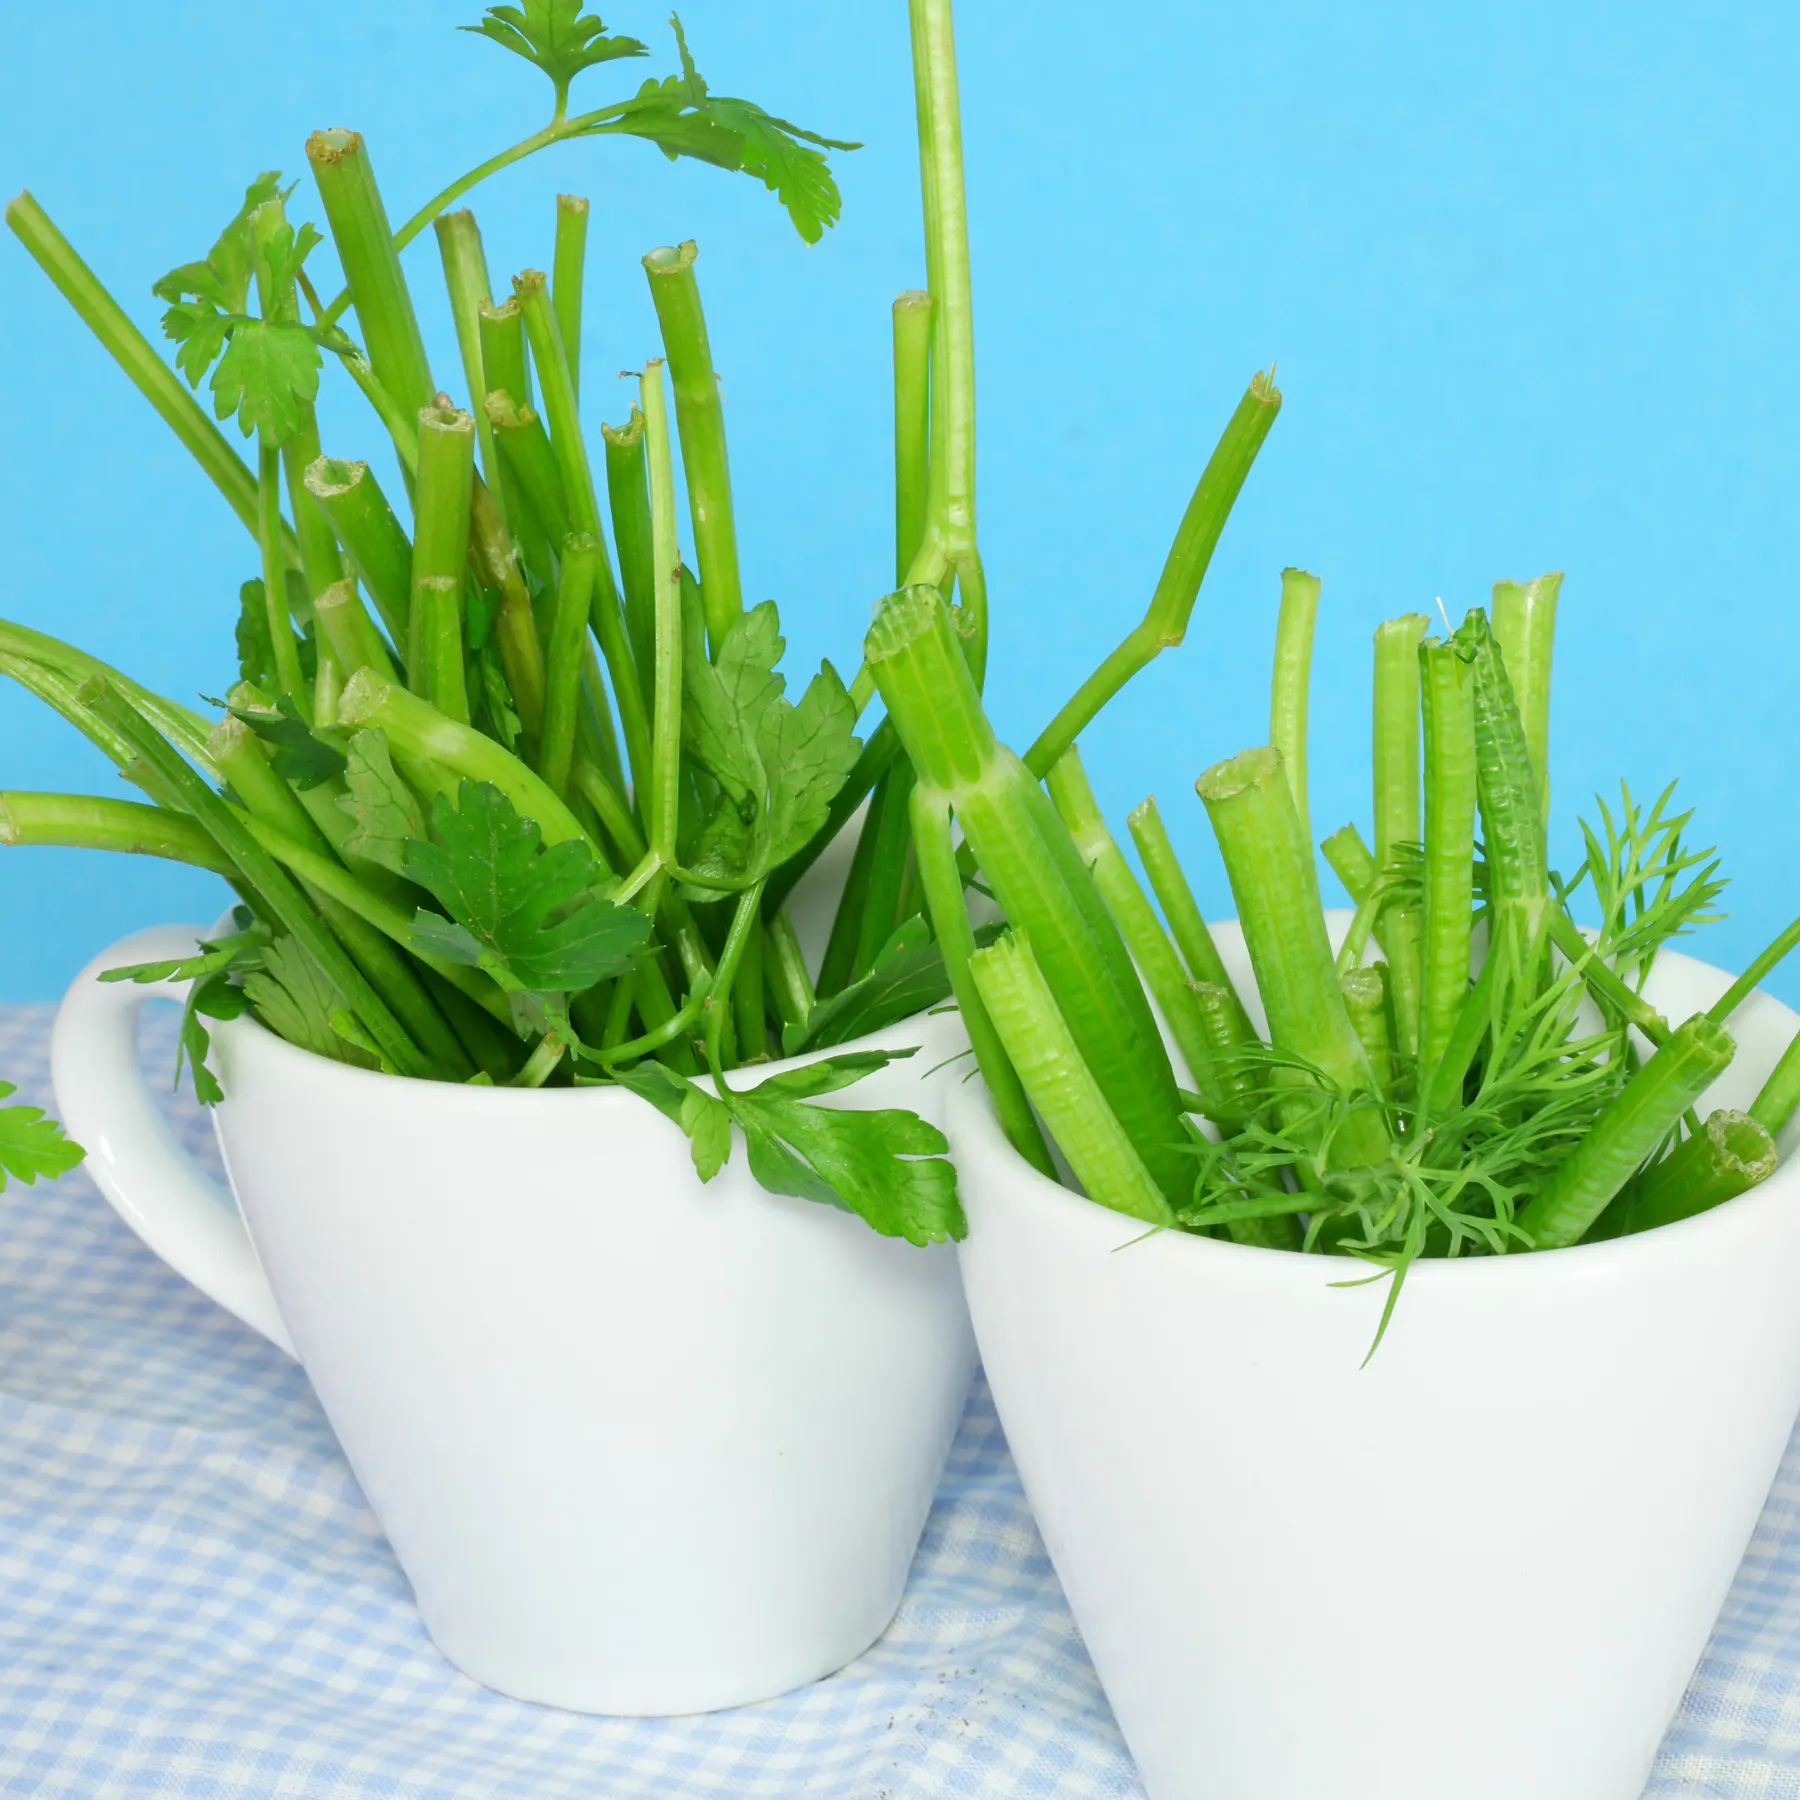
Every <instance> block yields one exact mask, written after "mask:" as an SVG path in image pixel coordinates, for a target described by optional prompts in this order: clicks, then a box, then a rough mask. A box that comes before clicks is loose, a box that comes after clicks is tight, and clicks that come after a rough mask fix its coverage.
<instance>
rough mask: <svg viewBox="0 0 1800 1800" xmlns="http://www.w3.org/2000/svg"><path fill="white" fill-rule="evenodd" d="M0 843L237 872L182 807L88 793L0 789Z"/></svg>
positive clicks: (213, 870)
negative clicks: (114, 853)
mask: <svg viewBox="0 0 1800 1800" xmlns="http://www.w3.org/2000/svg"><path fill="white" fill-rule="evenodd" d="M0 844H57V845H63V846H66V847H68V848H71V849H78V850H117V851H123V852H125V853H127V854H130V855H135V856H160V857H163V858H164V859H166V860H167V861H169V862H182V863H190V864H192V866H193V867H194V868H196V869H210V870H211V871H212V872H213V873H214V874H215V875H227V876H229V875H234V874H236V873H237V869H236V865H235V864H233V862H232V861H231V859H230V857H228V856H227V855H226V854H225V853H224V851H222V850H221V849H220V848H219V847H218V845H217V844H215V843H214V842H213V840H212V839H211V837H209V836H208V835H207V833H206V832H205V831H203V830H202V829H201V828H200V826H198V825H197V824H196V823H195V822H194V821H193V820H192V819H190V818H189V817H188V816H187V815H186V814H185V813H176V812H170V811H169V810H168V809H167V808H166V807H162V806H145V805H143V804H142V803H141V802H140V801H137V800H111V799H99V798H96V797H95V796H94V795H91V794H39V793H26V792H22V791H20V790H18V789H9V790H7V791H5V792H0Z"/></svg>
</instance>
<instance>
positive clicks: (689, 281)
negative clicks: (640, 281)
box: [643, 239, 744, 660]
mask: <svg viewBox="0 0 1800 1800" xmlns="http://www.w3.org/2000/svg"><path fill="white" fill-rule="evenodd" d="M698 254H699V251H698V249H697V247H696V246H695V244H694V243H693V241H692V240H691V239H690V240H689V241H688V242H687V243H684V244H682V245H681V246H680V247H679V248H676V249H670V248H668V247H666V246H665V247H664V248H662V249H658V250H652V251H651V252H650V253H649V255H648V256H646V257H645V258H644V259H643V260H644V273H645V274H646V275H647V276H648V277H649V281H650V299H651V301H652V303H653V304H654V305H655V307H656V322H657V325H658V326H659V327H660V329H661V332H662V341H663V354H664V357H665V358H666V360H667V362H668V366H669V381H670V384H671V386H672V387H673V388H674V391H675V424H676V428H677V429H678V430H679V432H680V434H681V466H682V473H683V475H684V476H685V477H686V481H687V492H688V516H689V519H690V521H691V523H692V525H693V529H694V555H695V557H696V559H697V560H698V562H699V564H700V594H701V598H702V601H703V602H704V604H705V609H706V636H707V642H708V644H709V645H710V646H711V649H712V654H713V656H714V658H715V660H716V659H717V657H718V654H719V646H720V645H721V644H723V643H724V641H725V634H726V633H727V632H728V631H729V630H730V629H731V627H732V623H733V621H734V620H736V618H737V617H738V615H739V614H740V613H741V612H742V611H743V610H744V597H743V586H742V581H741V578H740V576H739V572H738V546H737V525H736V521H735V519H734V517H733V514H732V506H731V470H730V467H729V464H728V461H727V458H726V454H725V409H724V407H723V405H722V404H721V402H720V399H719V378H718V376H717V375H716V374H715V373H714V371H713V361H712V346H711V344H710V343H709V342H708V339H707V335H706V315H705V313H704V312H703V311H702V310H701V306H700V286H699V283H698V282H697V281H696V280H695V278H694V259H695V257H696V256H697V255H698Z"/></svg>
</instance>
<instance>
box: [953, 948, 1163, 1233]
mask: <svg viewBox="0 0 1800 1800" xmlns="http://www.w3.org/2000/svg"><path fill="white" fill-rule="evenodd" d="M969 969H970V973H971V974H972V976H973V977H974V981H975V986H976V988H977V990H978V991H979V992H980V995H981V1000H982V1004H983V1005H984V1006H985V1007H986V1009H987V1012H988V1016H989V1017H990V1018H991V1019H992V1020H993V1023H994V1030H995V1032H996V1033H997V1035H998V1036H999V1038H1000V1041H1001V1043H1002V1044H1003V1045H1004V1046H1005V1048H1006V1051H1007V1054H1008V1056H1009V1058H1010V1059H1011V1061H1012V1064H1013V1066H1014V1067H1015V1068H1016V1069H1017V1070H1018V1074H1019V1080H1020V1082H1021V1084H1022V1085H1023V1087H1024V1089H1025V1092H1026V1093H1027V1094H1028V1095H1029V1096H1030V1100H1031V1104H1032V1105H1033V1106H1034V1107H1035V1108H1036V1109H1037V1111H1038V1113H1039V1114H1040V1115H1041V1116H1042V1118H1043V1120H1044V1122H1045V1124H1047V1125H1048V1126H1049V1127H1050V1132H1051V1135H1052V1136H1053V1137H1054V1138H1055V1139H1056V1142H1057V1144H1058V1145H1059V1146H1060V1147H1061V1149H1062V1152H1063V1155H1064V1156H1066V1157H1067V1158H1068V1161H1069V1167H1070V1168H1071V1169H1072V1170H1074V1172H1075V1178H1076V1180H1077V1181H1079V1182H1080V1183H1081V1185H1082V1188H1083V1190H1084V1191H1085V1192H1086V1194H1087V1196H1088V1198H1089V1199H1090V1200H1098V1201H1099V1202H1100V1204H1101V1205H1102V1206H1110V1207H1111V1208H1112V1209H1113V1210H1114V1211H1115V1212H1122V1213H1127V1214H1129V1215H1130V1216H1131V1217H1132V1218H1135V1219H1144V1220H1147V1221H1148V1222H1149V1223H1150V1224H1152V1225H1172V1224H1174V1222H1175V1214H1174V1209H1173V1208H1172V1207H1171V1206H1170V1204H1169V1202H1168V1200H1167V1199H1166V1198H1165V1197H1164V1195H1163V1193H1162V1191H1161V1190H1160V1188H1159V1187H1158V1186H1157V1183H1156V1181H1155V1180H1154V1179H1153V1178H1152V1176H1151V1174H1150V1171H1149V1170H1148V1169H1147V1168H1145V1166H1144V1163H1143V1160H1142V1158H1140V1157H1139V1155H1138V1153H1137V1151H1136V1149H1135V1148H1133V1146H1132V1142H1131V1139H1130V1137H1129V1136H1128V1135H1127V1133H1126V1131H1125V1129H1124V1128H1123V1126H1121V1125H1120V1123H1119V1121H1118V1119H1117V1118H1116V1117H1115V1116H1114V1114H1113V1111H1112V1109H1111V1108H1110V1107H1109V1106H1108V1105H1107V1103H1106V1097H1105V1095H1104V1094H1102V1093H1101V1091H1100V1087H1099V1084H1098V1083H1097V1082H1096V1081H1095V1079H1094V1076H1093V1072H1092V1071H1091V1070H1090V1069H1089V1067H1088V1065H1087V1064H1086V1062H1085V1061H1083V1059H1082V1055H1081V1051H1080V1049H1079V1048H1078V1047H1077V1045H1076V1043H1075V1039H1074V1038H1073V1036H1072V1035H1071V1034H1070V1031H1069V1027H1068V1025H1067V1023H1066V1022H1065V1020H1064V1019H1063V1016H1062V1014H1061V1013H1060V1012H1059V1011H1058V1010H1057V1005H1056V999H1055V996H1054V995H1053V994H1052V992H1051V990H1050V986H1049V983H1048V982H1047V981H1045V979H1044V976H1043V972H1042V971H1041V970H1040V969H1039V968H1038V965H1037V960H1036V958H1035V957H1034V956H1033V955H1032V953H1031V946H1030V944H1029V942H1028V941H1027V940H1026V939H1025V937H1024V936H1023V935H1022V934H1021V933H1019V932H1017V931H1011V932H1008V933H1007V934H1006V935H1005V936H1003V937H1001V938H1000V939H998V940H997V941H996V942H994V943H992V944H990V945H988V947H987V948H986V949H985V950H977V951H976V952H975V953H974V954H973V956H971V957H970V959H969Z"/></svg>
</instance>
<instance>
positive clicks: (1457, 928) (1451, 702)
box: [1419, 638, 1476, 1092]
mask: <svg viewBox="0 0 1800 1800" xmlns="http://www.w3.org/2000/svg"><path fill="white" fill-rule="evenodd" d="M1419 673H1420V693H1421V698H1422V702H1423V714H1424V722H1425V839H1424V846H1425V863H1424V888H1425V894H1424V900H1425V904H1424V909H1423V922H1422V929H1423V933H1424V944H1423V967H1422V971H1421V992H1420V1017H1419V1087H1420V1091H1421V1092H1423V1091H1424V1090H1425V1089H1426V1088H1427V1087H1428V1086H1429V1085H1430V1082H1431V1071H1432V1069H1433V1068H1434V1067H1435V1066H1436V1064H1437V1061H1438V1058H1439V1057H1441V1056H1442V1055H1443V1053H1444V1047H1445V1045H1446V1044H1447V1043H1448V1042H1449V1040H1450V1033H1451V1032H1452V1030H1453V1029H1454V1028H1455V1025H1456V1018H1457V1014H1458V1012H1459V1011H1460V1010H1461V1007H1462V1003H1463V998H1464V996H1465V995H1466V994H1467V993H1468V991H1469V948H1470V935H1471V927H1472V908H1473V905H1474V893H1475V872H1474V865H1475V804H1476V773H1475V703H1474V682H1473V680H1472V678H1471V675H1470V671H1469V665H1468V663H1467V662H1466V661H1465V660H1464V658H1463V654H1462V652H1461V650H1460V649H1459V648H1458V647H1457V646H1455V645H1453V644H1446V643H1440V642H1439V641H1438V640H1437V639H1435V638H1427V639H1426V640H1425V641H1424V642H1423V643H1422V644H1421V645H1420V646H1419Z"/></svg>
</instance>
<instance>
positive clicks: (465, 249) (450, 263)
mask: <svg viewBox="0 0 1800 1800" xmlns="http://www.w3.org/2000/svg"><path fill="white" fill-rule="evenodd" d="M437 240H438V254H439V255H440V256H441V257H442V258H443V262H444V287H445V290H446V291H447V292H448V294H449V296H450V317H451V319H452V320H453V321H454V322H455V325H456V347H457V349H458V350H459V351H460V352H461V353H462V366H463V380H464V381H465V382H466V383H467V384H468V389H469V411H470V412H471V413H472V414H473V415H474V419H475V441H476V444H477V446H478V447H479V449H480V451H481V472H482V474H483V475H485V476H486V477H487V484H488V486H489V487H490V488H492V489H493V490H494V503H495V505H496V506H498V507H499V508H500V516H501V517H502V518H505V517H506V516H507V507H506V499H505V493H504V490H503V488H502V487H501V481H500V463H499V458H498V457H497V456H496V455H495V452H494V429H493V426H492V425H491V424H490V423H489V422H488V416H487V411H486V408H485V407H484V406H483V405H482V402H483V401H484V400H486V399H487V395H488V386H489V383H488V379H487V370H486V367H485V365H484V359H483V356H482V331H481V313H482V309H483V307H485V306H486V305H488V303H489V301H490V299H491V297H492V296H491V294H490V291H489V288H488V266H487V256H486V254H485V253H484V251H483V250H482V247H481V229H480V227H479V226H478V225H477V224H476V223H475V215H474V214H473V213H472V212H470V211H469V210H468V209H467V208H466V207H465V208H464V209H463V210H461V211H460V212H447V213H441V214H439V216H438V219H437ZM520 398H521V399H523V396H522V395H521V396H520Z"/></svg>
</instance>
